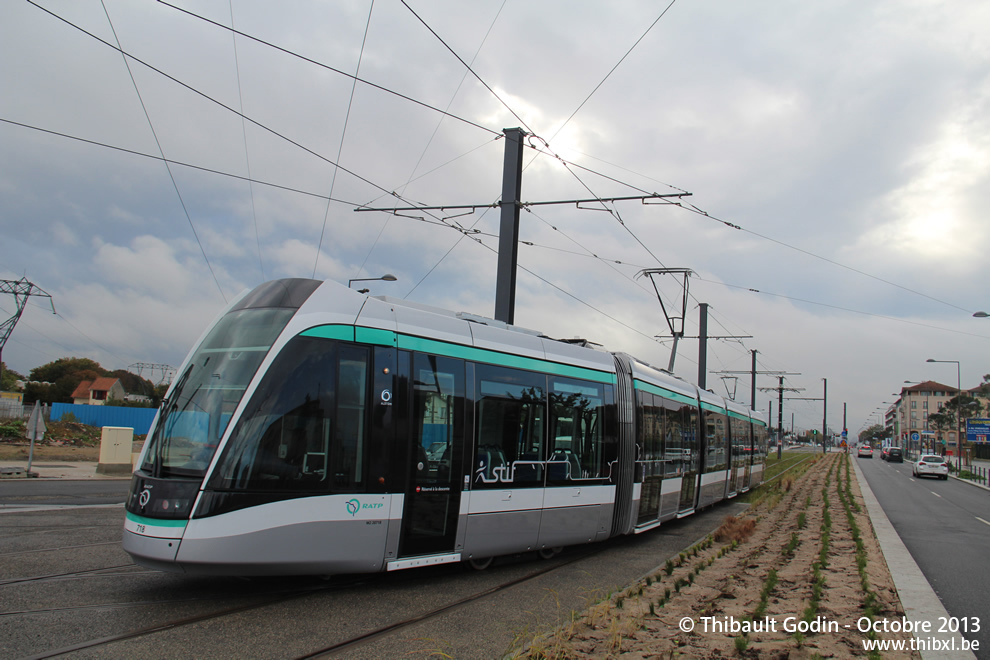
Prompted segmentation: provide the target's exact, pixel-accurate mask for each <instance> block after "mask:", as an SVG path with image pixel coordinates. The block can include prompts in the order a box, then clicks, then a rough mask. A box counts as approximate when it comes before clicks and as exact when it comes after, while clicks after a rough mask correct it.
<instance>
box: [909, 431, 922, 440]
mask: <svg viewBox="0 0 990 660" xmlns="http://www.w3.org/2000/svg"><path fill="white" fill-rule="evenodd" d="M920 439H921V436H920V435H918V433H917V432H913V433H911V440H913V441H914V442H917V441H918V440H920Z"/></svg>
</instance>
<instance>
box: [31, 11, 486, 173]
mask: <svg viewBox="0 0 990 660" xmlns="http://www.w3.org/2000/svg"><path fill="white" fill-rule="evenodd" d="M27 1H28V2H32V0H27ZM157 1H158V4H161V5H164V6H166V7H170V8H172V9H175V10H176V11H180V12H182V13H183V14H187V15H189V16H191V17H193V18H196V19H199V20H201V21H203V22H205V23H209V24H211V25H214V26H216V27H218V28H220V29H223V30H231V31H233V32H235V33H236V34H237V35H238V36H241V37H244V38H245V39H250V40H252V41H255V42H257V43H259V44H262V45H264V46H268V47H269V48H273V49H275V50H277V51H279V52H281V53H285V54H286V55H289V56H291V57H295V58H298V59H300V60H303V61H305V62H309V63H310V64H313V65H315V66H318V67H320V68H322V69H326V70H327V71H332V72H334V73H336V74H339V75H341V76H344V77H346V78H352V79H354V80H356V81H357V82H359V83H361V84H362V85H367V86H368V87H371V88H373V89H377V90H379V91H381V92H385V93H386V94H391V95H393V96H396V97H398V98H400V99H403V100H405V101H408V102H410V103H414V104H416V105H418V106H421V107H423V108H426V109H428V110H433V111H434V112H439V113H441V114H442V115H444V116H445V117H449V118H451V119H454V120H456V121H459V122H462V123H464V124H467V125H469V126H473V127H474V128H477V129H480V130H483V131H487V132H488V133H492V134H493V135H499V136H500V135H501V133H500V132H499V131H496V130H494V129H491V128H488V127H487V126H482V125H481V124H479V123H477V122H473V121H471V120H470V119H465V118H464V117H459V116H457V115H454V114H451V113H449V112H445V111H443V110H441V109H439V108H437V107H435V106H432V105H430V104H428V103H424V102H423V101H420V100H418V99H414V98H413V97H411V96H407V95H406V94H402V93H400V92H397V91H395V90H393V89H389V88H388V87H384V86H383V85H379V84H377V83H373V82H371V81H370V80H365V79H364V78H359V77H357V76H354V75H352V74H350V73H347V72H346V71H341V70H340V69H337V68H335V67H332V66H330V65H329V64H325V63H323V62H320V61H318V60H314V59H312V58H310V57H306V56H305V55H301V54H300V53H297V52H295V51H293V50H290V49H288V48H284V47H282V46H279V45H277V44H274V43H272V42H270V41H265V40H264V39H260V38H258V37H256V36H254V35H251V34H248V33H246V32H241V31H239V30H233V29H232V28H230V27H227V26H226V25H224V24H222V23H217V22H216V21H212V20H210V19H208V18H206V17H205V16H201V15H200V14H197V13H195V12H192V11H190V10H188V9H184V8H182V7H177V6H176V5H173V4H170V3H168V2H166V1H165V0H157ZM32 4H34V3H33V2H32ZM53 15H54V14H53ZM62 20H64V19H62ZM341 169H343V168H341ZM345 171H346V170H345Z"/></svg>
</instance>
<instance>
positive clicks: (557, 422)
mask: <svg viewBox="0 0 990 660" xmlns="http://www.w3.org/2000/svg"><path fill="white" fill-rule="evenodd" d="M605 410H606V408H605V391H604V386H603V385H600V384H598V383H592V382H585V381H575V380H564V379H561V378H552V379H551V382H550V437H551V438H552V439H553V441H552V442H553V444H552V445H551V447H550V460H549V462H548V463H547V469H548V471H549V478H550V479H551V480H552V481H573V480H576V479H600V478H602V477H604V476H606V475H605V474H604V469H603V468H604V462H605V461H604V454H605V441H604V438H605V428H604V426H605Z"/></svg>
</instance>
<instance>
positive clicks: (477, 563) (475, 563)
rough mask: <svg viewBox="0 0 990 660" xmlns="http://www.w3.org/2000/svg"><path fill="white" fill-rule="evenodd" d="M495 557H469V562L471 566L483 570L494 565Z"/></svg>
mask: <svg viewBox="0 0 990 660" xmlns="http://www.w3.org/2000/svg"><path fill="white" fill-rule="evenodd" d="M493 559H495V558H494V557H482V558H481V559H473V558H472V559H468V563H469V564H471V568H473V569H474V570H476V571H483V570H485V569H486V568H488V567H489V566H491V565H492V560H493Z"/></svg>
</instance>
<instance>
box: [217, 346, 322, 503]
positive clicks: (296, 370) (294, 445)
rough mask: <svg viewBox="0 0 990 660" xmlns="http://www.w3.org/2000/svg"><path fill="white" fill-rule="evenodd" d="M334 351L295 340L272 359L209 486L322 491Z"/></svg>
mask: <svg viewBox="0 0 990 660" xmlns="http://www.w3.org/2000/svg"><path fill="white" fill-rule="evenodd" d="M337 357H338V352H337V347H336V345H335V343H334V342H330V341H326V340H321V339H311V338H304V337H297V338H295V339H293V340H292V341H291V342H290V343H289V344H288V345H287V346H286V347H285V348H284V349H283V350H282V352H281V353H280V354H279V356H278V357H277V358H276V359H275V361H274V363H273V364H272V366H271V367H270V368H269V370H268V373H266V374H265V376H264V378H263V379H262V382H261V384H260V385H259V386H258V389H257V391H256V392H255V393H254V395H253V396H252V397H251V400H250V402H248V404H247V407H246V408H245V410H244V414H243V415H242V416H241V419H240V421H239V422H238V423H237V427H236V428H235V429H234V431H233V433H232V435H231V438H230V441H229V442H228V444H227V447H226V448H225V450H224V454H223V456H222V457H221V459H220V465H219V467H218V469H217V472H216V475H215V476H214V478H213V479H212V480H211V485H212V486H213V487H216V488H219V489H232V490H245V491H247V490H251V491H301V492H305V491H320V492H322V491H326V490H327V488H328V481H329V479H328V469H329V466H328V461H327V457H328V453H329V448H330V445H331V437H332V435H331V434H332V427H333V421H334V417H333V411H334V410H335V407H336V406H335V401H334V393H335V378H336V375H337V368H336V366H337Z"/></svg>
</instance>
